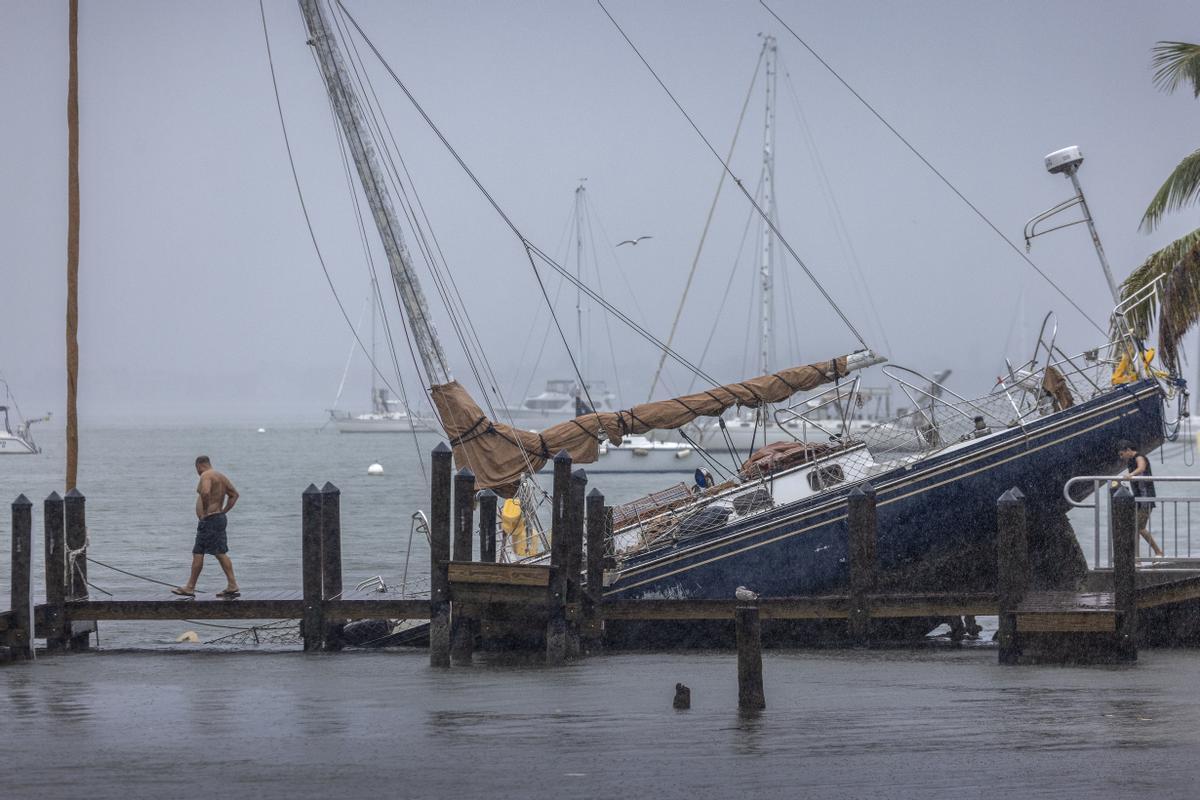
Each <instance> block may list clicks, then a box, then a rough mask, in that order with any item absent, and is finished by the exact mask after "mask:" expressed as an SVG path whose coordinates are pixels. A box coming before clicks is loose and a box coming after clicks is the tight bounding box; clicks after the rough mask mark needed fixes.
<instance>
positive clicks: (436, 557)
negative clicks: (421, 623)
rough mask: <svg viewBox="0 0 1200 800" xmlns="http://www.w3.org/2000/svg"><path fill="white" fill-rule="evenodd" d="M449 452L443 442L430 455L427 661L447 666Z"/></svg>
mask: <svg viewBox="0 0 1200 800" xmlns="http://www.w3.org/2000/svg"><path fill="white" fill-rule="evenodd" d="M451 459H452V453H451V451H450V448H449V447H447V446H446V443H445V442H439V443H438V446H437V447H435V448H433V453H432V454H431V457H430V463H431V467H432V469H431V475H430V497H429V516H430V519H429V664H430V666H433V667H448V666H450V577H449V573H448V571H447V566H446V565H447V564H448V563H449V561H450V484H451V480H452V476H451V473H452V472H453V465H452V464H451V463H450V462H451Z"/></svg>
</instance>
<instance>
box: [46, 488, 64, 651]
mask: <svg viewBox="0 0 1200 800" xmlns="http://www.w3.org/2000/svg"><path fill="white" fill-rule="evenodd" d="M42 520H43V522H44V523H45V532H46V548H45V566H46V617H45V628H46V649H47V650H65V649H66V647H67V642H68V640H69V639H70V630H71V628H70V625H69V624H68V623H67V609H66V601H67V532H66V528H65V527H64V522H63V500H62V498H61V497H59V496H58V492H51V493H50V496H49V497H47V498H46V502H45V503H44V504H43V505H42Z"/></svg>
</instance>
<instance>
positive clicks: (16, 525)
mask: <svg viewBox="0 0 1200 800" xmlns="http://www.w3.org/2000/svg"><path fill="white" fill-rule="evenodd" d="M11 566H12V583H10V584H9V588H10V589H11V590H12V604H11V606H10V608H12V621H13V628H12V631H11V632H10V633H9V636H8V646H9V652H10V653H11V655H12V657H13V658H15V659H18V660H23V661H28V660H30V659H32V658H33V634H34V630H33V503H31V502H29V498H28V497H26V496H25V495H23V494H22V495H18V496H17V499H16V500H14V501H13V504H12V564H11Z"/></svg>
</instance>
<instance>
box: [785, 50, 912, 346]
mask: <svg viewBox="0 0 1200 800" xmlns="http://www.w3.org/2000/svg"><path fill="white" fill-rule="evenodd" d="M778 57H779V61H780V63H782V65H783V80H784V83H785V84H786V85H787V89H788V94H789V95H790V96H791V98H792V110H793V111H794V112H795V114H796V119H797V121H798V122H799V123H800V130H801V131H803V133H804V143H805V145H807V149H808V154H809V158H810V159H811V160H812V162H813V166H814V167H815V168H816V171H817V177H818V178H819V180H820V185H821V189H822V192H823V193H824V194H825V196H826V198H827V199H828V200H829V205H830V208H831V209H832V211H833V217H834V223H835V225H836V226H837V230H838V233H839V234H840V235H839V236H838V243H839V245H841V248H842V251H843V254H844V255H845V256H846V257H847V261H849V262H850V266H851V268H852V270H851V273H850V277H851V280H852V281H853V282H854V283H855V289H856V290H858V289H859V287H860V286H861V292H860V297H861V296H865V297H866V302H867V309H868V311H870V313H871V317H872V319H873V320H874V322H875V327H876V329H877V330H878V331H879V335H880V337H881V338H882V339H883V344H884V346H885V347H887V351H888V353H891V352H892V344H891V342H890V341H888V335H887V330H886V329H885V328H884V327H883V319H882V318H881V317H880V316H879V309H878V307H877V306H876V305H875V296H874V295H873V294H872V293H871V288H870V282H869V281H867V279H866V276H865V274H864V272H863V268H862V262H861V261H860V260H859V258H858V252H857V251H856V250H855V249H854V241H853V239H851V237H850V230H849V228H847V226H846V220H845V217H844V216H843V214H842V207H841V204H840V203H838V199H837V193H836V192H835V191H834V189H833V182H832V181H830V180H829V173H828V172H826V170H825V163H824V161H822V160H821V157H820V152H819V151H818V150H817V143H816V137H815V136H814V134H813V132H812V128H811V126H810V125H809V124H808V115H807V114H805V113H804V107H803V105H802V104H801V103H800V95H799V93H798V92H797V91H796V85H795V84H794V83H793V82H792V72H791V70H790V69H789V68H788V64H787V60H786V59H785V58H784V57H783V55H782V54H780V55H779V56H778Z"/></svg>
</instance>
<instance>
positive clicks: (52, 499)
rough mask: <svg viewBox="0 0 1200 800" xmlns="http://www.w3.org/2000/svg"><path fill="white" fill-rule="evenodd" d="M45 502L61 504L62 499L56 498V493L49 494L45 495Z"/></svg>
mask: <svg viewBox="0 0 1200 800" xmlns="http://www.w3.org/2000/svg"><path fill="white" fill-rule="evenodd" d="M46 502H47V503H61V502H62V498H61V497H59V496H58V492H50V494H48V495H46Z"/></svg>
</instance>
